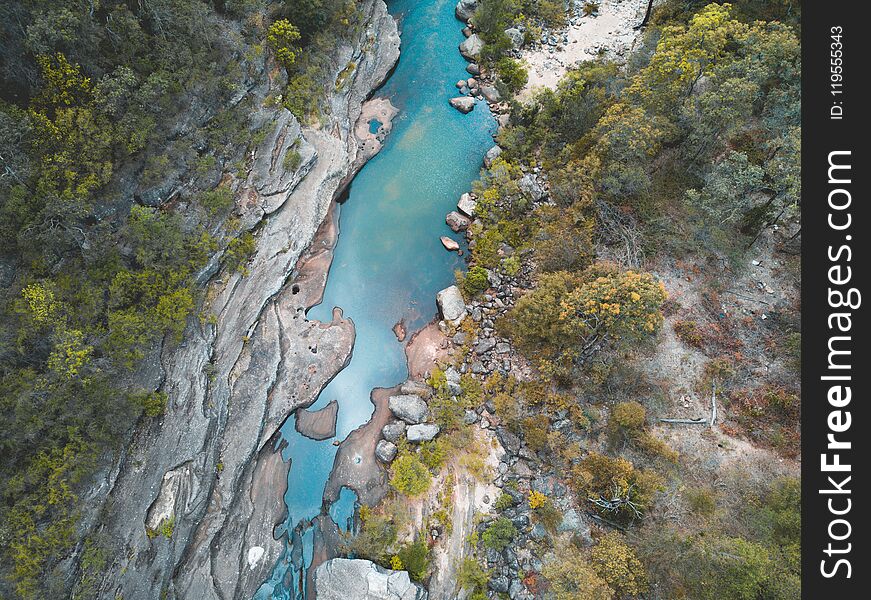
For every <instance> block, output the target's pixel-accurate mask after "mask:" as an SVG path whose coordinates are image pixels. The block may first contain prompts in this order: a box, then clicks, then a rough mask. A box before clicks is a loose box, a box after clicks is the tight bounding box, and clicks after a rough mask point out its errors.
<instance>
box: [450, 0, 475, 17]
mask: <svg viewBox="0 0 871 600" xmlns="http://www.w3.org/2000/svg"><path fill="white" fill-rule="evenodd" d="M477 8H478V0H460V1H459V2H457V8H456V9H454V14H455V15H457V18H458V19H459V20H460V21H463V22H465V21H468V20H469V19H471V18H472V15H474V14H475V10H476V9H477Z"/></svg>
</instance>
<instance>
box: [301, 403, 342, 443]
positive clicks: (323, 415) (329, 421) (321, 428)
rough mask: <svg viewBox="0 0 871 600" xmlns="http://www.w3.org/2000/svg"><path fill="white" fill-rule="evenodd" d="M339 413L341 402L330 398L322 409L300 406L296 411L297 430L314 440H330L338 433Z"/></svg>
mask: <svg viewBox="0 0 871 600" xmlns="http://www.w3.org/2000/svg"><path fill="white" fill-rule="evenodd" d="M338 415H339V403H338V402H336V401H335V400H330V403H329V404H327V405H326V406H325V407H323V408H322V409H320V410H315V411H310V410H308V409H306V408H300V409H298V410H297V411H296V430H297V431H298V432H300V433H301V434H303V435H304V436H305V437H307V438H311V439H313V440H328V439H330V438H331V437H335V435H336V417H337V416H338Z"/></svg>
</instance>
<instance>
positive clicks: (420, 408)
mask: <svg viewBox="0 0 871 600" xmlns="http://www.w3.org/2000/svg"><path fill="white" fill-rule="evenodd" d="M387 407H388V408H389V409H390V412H392V413H393V414H394V415H396V416H397V417H398V418H400V419H402V420H403V421H405V422H406V423H409V424H411V425H414V424H417V423H422V422H423V421H425V420H426V417H427V415H429V409H428V408H427V406H426V402H424V401H423V400H421V399H420V396H413V395H411V394H402V395H400V396H390V399H389V400H388V401H387Z"/></svg>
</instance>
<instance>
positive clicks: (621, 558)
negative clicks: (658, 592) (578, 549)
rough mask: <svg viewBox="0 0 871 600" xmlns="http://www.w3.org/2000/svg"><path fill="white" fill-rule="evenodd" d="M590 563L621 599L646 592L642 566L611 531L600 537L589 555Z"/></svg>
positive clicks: (631, 551)
mask: <svg viewBox="0 0 871 600" xmlns="http://www.w3.org/2000/svg"><path fill="white" fill-rule="evenodd" d="M590 562H591V564H592V567H593V569H594V570H595V571H596V573H598V574H599V577H601V578H602V579H604V580H605V581H607V582H608V585H610V586H611V587H612V588H613V589H614V590H615V591H616V592H617V593H618V594H619V595H620V596H621V597H626V596H639V595H641V594H643V593H645V592H646V591H647V585H648V584H647V573H646V572H645V570H644V565H642V564H641V561H640V560H639V559H638V556H637V555H636V554H635V550H633V549H632V548H631V547H630V546H629V545H628V544H627V543H626V542H625V540H624V539H623V536H622V535H620V534H619V533H617V532H613V531H612V532H610V533H608V534H606V535H605V536H604V537H602V538H601V539H600V540H599V543H598V544H596V546H595V547H594V548H593V550H592V552H591V553H590Z"/></svg>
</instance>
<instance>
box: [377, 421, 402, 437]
mask: <svg viewBox="0 0 871 600" xmlns="http://www.w3.org/2000/svg"><path fill="white" fill-rule="evenodd" d="M381 435H383V436H384V439H385V440H387V441H388V442H396V441H399V438H401V437H402V436H404V435H405V423H403V422H402V421H393V422H392V423H388V424H387V425H385V426H384V427H382V428H381Z"/></svg>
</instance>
